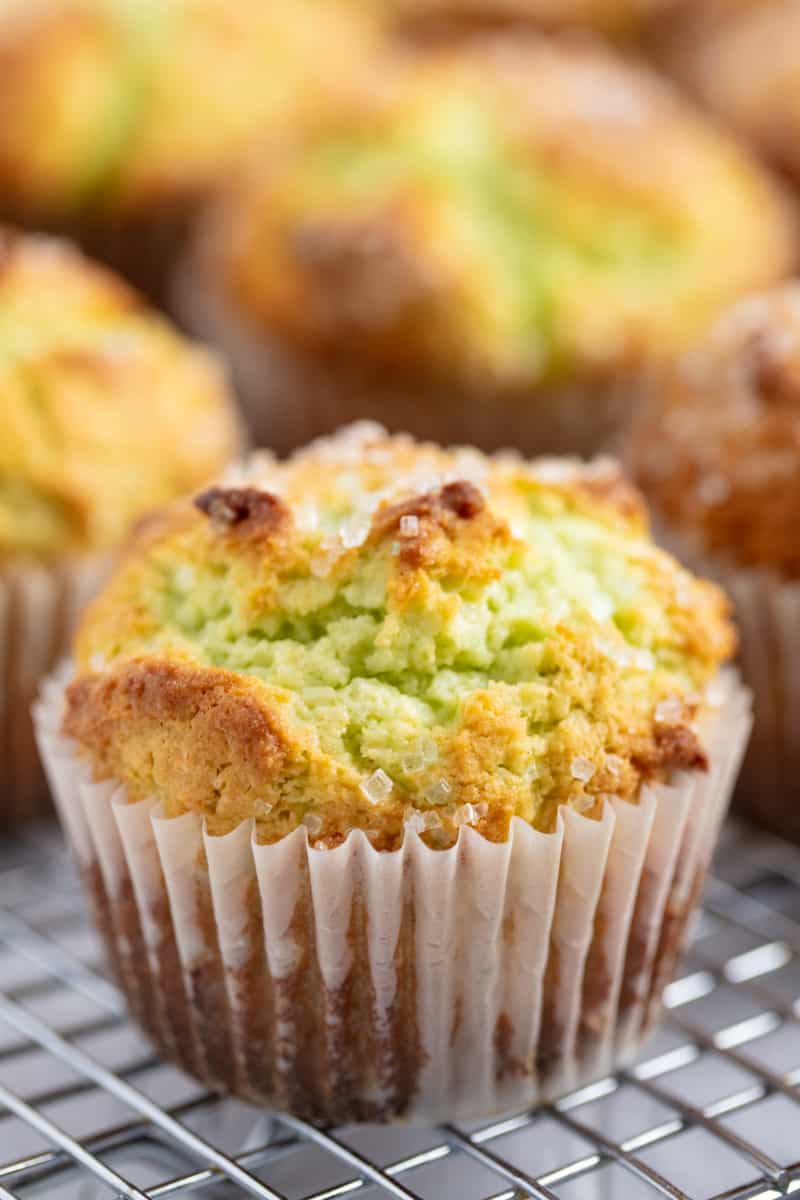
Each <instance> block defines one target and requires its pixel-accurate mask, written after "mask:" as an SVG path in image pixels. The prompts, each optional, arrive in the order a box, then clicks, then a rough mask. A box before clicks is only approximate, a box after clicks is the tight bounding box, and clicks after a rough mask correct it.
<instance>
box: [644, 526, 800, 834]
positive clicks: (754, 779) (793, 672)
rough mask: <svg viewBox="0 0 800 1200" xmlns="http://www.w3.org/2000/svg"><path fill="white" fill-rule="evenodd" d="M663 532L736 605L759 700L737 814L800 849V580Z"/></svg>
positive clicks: (743, 663)
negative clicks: (742, 563) (799, 794)
mask: <svg viewBox="0 0 800 1200" xmlns="http://www.w3.org/2000/svg"><path fill="white" fill-rule="evenodd" d="M656 533H657V536H658V540H659V541H660V542H661V543H662V545H664V546H666V548H667V549H668V550H670V551H671V552H672V553H673V554H674V555H676V557H678V558H680V559H681V560H682V561H683V562H685V563H687V564H688V566H689V567H690V569H691V570H693V571H697V572H699V573H701V574H703V575H707V576H709V577H710V578H711V579H714V580H716V581H717V583H719V584H720V586H721V587H723V588H724V589H725V591H726V592H727V593H728V595H729V596H730V598H731V600H732V601H733V605H734V610H735V617H736V623H737V626H738V629H739V665H740V668H741V673H742V677H743V679H744V682H745V684H746V685H747V687H749V688H750V690H751V692H752V694H753V704H754V718H755V719H754V722H753V731H752V737H751V738H750V742H749V745H748V748H747V754H746V755H745V758H744V762H743V764H742V770H741V773H740V775H739V779H738V782H737V785H736V791H735V793H734V798H733V806H734V810H735V811H737V812H740V813H741V814H742V816H745V817H747V818H749V819H750V820H752V821H754V822H756V823H757V824H759V825H763V826H764V827H765V828H767V829H770V830H771V831H772V832H773V833H776V834H778V835H779V836H780V837H786V838H790V839H791V840H792V841H794V842H797V843H799V844H800V805H798V804H797V801H796V795H797V783H796V781H797V780H798V779H800V580H796V581H792V580H785V579H782V578H781V576H780V575H779V574H778V573H777V572H776V571H771V570H767V569H763V568H755V567H742V566H738V565H737V564H735V563H734V562H733V561H731V560H730V559H725V558H723V557H722V556H721V555H719V554H714V553H712V552H710V551H708V550H707V549H706V548H705V547H704V546H703V545H702V543H701V542H700V541H699V539H696V538H690V537H687V536H686V535H685V534H682V533H678V532H676V531H675V530H674V529H671V528H669V527H668V526H666V525H664V524H663V523H662V524H661V526H660V527H657V528H656Z"/></svg>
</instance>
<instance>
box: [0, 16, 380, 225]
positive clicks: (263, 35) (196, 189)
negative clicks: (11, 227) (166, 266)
mask: <svg viewBox="0 0 800 1200" xmlns="http://www.w3.org/2000/svg"><path fill="white" fill-rule="evenodd" d="M358 7H359V6H358V5H356V4H355V3H352V2H351V0H269V2H268V3H264V4H261V3H253V2H251V0H36V2H31V0H10V2H9V3H6V4H3V5H0V78H2V80H3V105H2V107H0V194H2V196H3V205H4V206H5V207H6V208H8V206H10V205H12V206H14V207H15V208H16V209H17V210H21V211H23V212H29V211H31V210H32V211H33V212H35V213H40V212H41V213H45V214H52V215H60V214H62V213H70V212H72V211H74V210H76V209H82V208H85V207H87V206H93V207H97V206H102V207H104V208H106V209H111V210H123V211H125V212H126V213H130V212H131V211H133V212H138V211H140V210H142V209H145V210H148V211H149V209H150V208H151V207H152V206H154V205H159V206H163V205H164V204H165V203H172V202H176V203H177V202H181V201H185V200H186V199H187V198H188V199H192V198H194V197H195V196H196V195H197V194H198V193H200V194H202V193H205V192H206V191H207V190H208V189H209V187H211V186H213V185H215V184H216V183H217V182H218V181H219V179H220V177H221V176H222V175H224V174H225V173H226V172H227V171H228V169H229V168H230V167H231V165H232V164H233V163H235V162H236V161H237V160H238V158H239V156H240V155H241V154H242V152H243V151H244V150H246V149H247V147H248V146H249V145H250V143H251V142H252V140H253V139H254V137H258V136H260V135H261V134H262V133H266V134H269V133H272V132H274V131H275V129H276V128H280V127H281V125H282V123H283V121H284V120H285V119H286V118H287V116H288V114H289V113H290V112H291V113H292V114H293V115H296V113H297V112H298V111H301V110H302V109H303V108H304V107H305V106H306V105H310V106H313V105H314V104H315V103H318V102H319V97H320V92H321V91H322V90H324V85H325V83H326V81H327V73H326V68H327V67H328V65H329V64H332V63H335V64H336V68H337V70H341V71H343V72H344V73H345V74H346V73H347V72H348V71H349V70H350V69H351V66H352V64H353V63H355V62H356V61H358V60H359V59H360V58H361V57H362V56H363V55H364V54H365V53H367V50H368V47H369V46H371V41H372V36H373V30H372V24H371V23H370V22H369V21H368V20H367V17H366V16H365V15H364V14H363V13H359V12H358Z"/></svg>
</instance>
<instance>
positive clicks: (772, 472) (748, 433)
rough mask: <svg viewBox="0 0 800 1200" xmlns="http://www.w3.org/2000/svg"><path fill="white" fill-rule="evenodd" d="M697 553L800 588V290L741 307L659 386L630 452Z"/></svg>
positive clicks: (661, 508)
mask: <svg viewBox="0 0 800 1200" xmlns="http://www.w3.org/2000/svg"><path fill="white" fill-rule="evenodd" d="M629 460H630V465H631V468H632V470H633V472H634V474H635V476H636V478H637V480H638V482H639V484H640V485H641V486H642V488H643V489H644V491H645V493H646V494H647V496H648V498H649V499H650V501H651V503H652V504H653V506H654V508H655V511H656V513H657V514H658V516H659V518H660V519H661V521H662V522H664V523H665V524H666V525H667V526H668V527H671V528H672V529H673V530H675V531H676V532H677V533H679V534H681V535H683V536H684V537H688V538H689V539H690V541H691V543H692V544H693V545H694V546H696V548H697V549H698V550H700V551H701V552H703V551H708V552H711V553H714V554H717V555H719V556H721V557H722V558H724V559H727V560H730V561H731V562H734V563H739V564H742V565H746V566H755V567H771V568H774V569H775V570H777V571H779V572H780V573H781V574H782V575H783V576H784V577H786V578H788V579H798V578H800V548H798V541H797V526H798V521H800V290H799V289H798V288H797V287H795V286H793V285H792V286H788V287H786V288H784V289H779V290H777V291H775V292H773V293H769V294H766V295H764V296H761V297H757V298H755V299H752V300H749V301H744V302H743V303H742V304H741V305H740V306H738V307H737V308H734V309H733V310H731V312H730V313H729V314H728V315H727V316H726V317H725V318H723V319H722V320H721V321H720V323H719V324H718V326H717V328H716V329H715V330H714V331H713V333H712V334H711V336H710V337H709V338H708V339H707V341H706V342H705V343H704V344H703V345H701V346H700V347H698V349H697V350H696V351H695V352H693V353H692V354H691V355H689V356H687V357H686V358H685V359H684V360H683V362H682V363H680V364H679V365H678V366H676V367H675V368H674V369H673V370H672V371H671V372H670V373H669V374H668V375H667V376H666V377H664V378H663V379H662V380H661V381H660V383H659V385H658V387H657V388H655V389H654V394H653V397H652V399H651V403H650V406H649V408H648V410H647V412H646V414H645V416H644V418H643V419H642V421H641V423H640V425H639V427H638V429H637V430H636V432H635V435H634V437H633V439H632V442H631V445H630V448H629Z"/></svg>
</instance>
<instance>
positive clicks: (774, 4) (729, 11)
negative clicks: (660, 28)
mask: <svg viewBox="0 0 800 1200" xmlns="http://www.w3.org/2000/svg"><path fill="white" fill-rule="evenodd" d="M687 12H688V16H687V18H686V19H685V20H682V21H681V22H679V23H678V25H677V29H676V30H675V31H674V33H673V36H672V37H671V38H670V39H669V40H668V42H667V48H666V50H664V49H663V48H662V53H661V57H662V58H663V60H664V61H665V63H666V65H667V67H668V68H669V69H670V70H671V71H672V72H673V73H674V74H675V75H676V76H677V77H678V78H679V79H680V80H681V81H682V82H684V83H686V84H688V86H689V87H690V88H691V89H692V90H693V91H694V93H695V94H696V95H697V96H698V97H699V98H700V99H701V100H702V101H703V102H704V103H705V104H706V105H708V106H709V107H710V108H712V109H714V110H715V111H716V112H717V113H718V114H719V115H720V116H721V117H723V118H724V119H725V120H726V121H728V122H729V123H730V124H731V125H732V126H733V127H734V128H735V129H736V130H738V131H739V132H740V133H741V134H743V135H744V136H746V137H747V138H749V139H750V140H751V141H752V142H753V144H754V145H755V146H756V147H758V148H759V149H760V150H762V151H763V152H764V153H765V154H766V155H768V156H769V158H771V159H772V161H773V162H775V163H776V164H777V165H778V166H779V167H780V168H781V169H782V170H784V171H786V172H787V173H788V174H789V175H790V176H791V177H792V178H793V179H794V180H796V181H800V3H798V0H721V2H720V0H718V2H717V3H713V2H712V3H710V4H705V5H697V6H696V8H695V9H688V10H687Z"/></svg>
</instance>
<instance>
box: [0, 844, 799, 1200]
mask: <svg viewBox="0 0 800 1200" xmlns="http://www.w3.org/2000/svg"><path fill="white" fill-rule="evenodd" d="M667 1008H668V1019H667V1021H666V1022H665V1026H664V1028H663V1030H662V1031H661V1032H660V1033H659V1034H657V1035H656V1037H655V1039H654V1040H653V1042H651V1044H650V1046H649V1048H648V1050H647V1052H646V1054H645V1055H644V1057H643V1058H642V1059H641V1060H640V1061H639V1062H638V1063H637V1064H636V1065H635V1066H634V1067H633V1068H631V1069H630V1070H628V1071H625V1072H622V1073H620V1074H619V1075H618V1076H615V1077H613V1078H608V1079H605V1080H603V1081H601V1082H600V1083H598V1084H596V1085H595V1086H593V1087H591V1088H588V1089H584V1090H582V1091H581V1092H577V1093H575V1094H573V1095H571V1096H568V1097H566V1098H565V1099H564V1100H563V1101H561V1102H560V1103H559V1104H557V1105H555V1106H553V1107H550V1108H547V1109H544V1110H540V1111H537V1112H533V1113H531V1112H524V1113H520V1114H518V1115H515V1116H512V1117H510V1118H509V1119H507V1120H503V1121H497V1122H493V1123H492V1124H488V1125H486V1124H484V1125H478V1126H470V1127H455V1126H441V1127H438V1128H432V1129H422V1128H416V1129H414V1128H408V1129H405V1128H402V1127H392V1128H388V1129H379V1128H376V1127H360V1128H356V1127H349V1128H343V1129H340V1130H336V1131H334V1132H321V1131H319V1130H317V1129H314V1128H312V1127H311V1126H309V1125H307V1124H305V1123H303V1122H301V1121H296V1120H294V1119H292V1118H290V1117H287V1116H272V1117H270V1116H264V1115H262V1114H258V1113H257V1112H256V1111H255V1110H253V1109H249V1108H247V1107H246V1106H244V1105H241V1104H238V1103H237V1102H236V1101H232V1100H225V1099H222V1098H220V1097H217V1096H213V1095H209V1094H206V1093H204V1092H203V1091H202V1089H201V1088H200V1087H199V1085H197V1084H195V1083H193V1082H192V1081H190V1080H187V1079H186V1078H185V1077H184V1076H182V1075H181V1074H180V1073H179V1072H177V1071H175V1070H173V1069H172V1068H171V1067H167V1066H165V1065H164V1064H161V1063H160V1062H159V1061H158V1059H157V1058H156V1057H155V1056H154V1055H153V1053H152V1051H151V1050H150V1049H149V1047H148V1045H147V1043H146V1042H145V1041H144V1040H143V1039H142V1038H141V1037H140V1036H139V1035H138V1034H137V1033H136V1031H135V1030H134V1029H133V1027H132V1026H131V1025H130V1024H129V1023H128V1020H127V1016H126V1010H125V1006H124V1002H123V1001H122V998H121V996H120V995H119V993H118V992H117V990H116V989H115V987H114V986H113V985H112V984H111V983H110V982H109V980H108V979H107V978H106V976H105V975H104V974H103V968H102V966H101V964H100V960H99V948H98V946H97V943H96V941H95V939H94V936H93V934H92V933H91V931H90V929H89V928H88V925H87V922H86V919H85V914H84V910H83V906H82V900H81V897H80V890H79V887H78V884H77V881H76V879H75V877H74V875H73V873H72V870H71V868H70V866H69V864H68V862H67V859H66V855H65V853H64V851H63V848H62V846H61V843H60V840H59V839H58V836H57V834H56V833H55V831H54V830H52V829H46V828H42V829H37V830H34V831H30V832H28V833H26V834H25V835H24V837H22V838H17V839H14V840H8V841H6V842H5V843H2V844H0V1200H5V1198H8V1197H21V1196H37V1197H58V1198H59V1200H95V1197H97V1198H98V1200H99V1198H100V1197H105V1196H108V1195H117V1196H125V1197H136V1198H137V1200H142V1198H143V1197H151V1198H161V1197H173V1196H184V1195H188V1194H190V1193H192V1194H195V1193H196V1194H197V1195H200V1196H204V1197H209V1196H210V1197H213V1198H214V1200H217V1198H219V1200H224V1198H227V1197H232V1196H246V1195H251V1196H257V1197H262V1198H265V1200H333V1198H334V1197H339V1196H348V1195H350V1194H351V1193H360V1196H361V1197H363V1198H364V1200H375V1198H376V1197H385V1196H393V1197H402V1198H403V1200H450V1198H453V1200H456V1198H457V1200H518V1198H521V1197H533V1198H536V1200H553V1198H554V1197H559V1198H561V1197H563V1198H566V1200H588V1198H589V1197H591V1198H592V1200H647V1198H648V1197H650V1198H652V1197H656V1196H668V1197H672V1198H673V1200H685V1198H692V1200H712V1198H713V1200H734V1198H736V1200H745V1198H755V1197H758V1198H759V1200H772V1198H773V1197H779V1196H782V1195H790V1194H792V1193H793V1192H800V852H799V851H797V850H794V849H792V848H790V847H788V846H785V845H784V844H782V843H780V842H777V841H774V840H772V839H767V838H760V837H759V838H756V837H755V836H754V835H752V834H748V833H746V832H745V831H743V830H732V831H729V833H728V836H727V838H726V840H725V842H724V844H723V848H722V851H721V853H720V855H719V856H718V862H717V874H716V877H715V879H714V880H713V881H712V883H711V885H710V887H709V889H708V894H707V898H706V905H705V911H704V913H703V916H702V918H701V920H700V922H699V924H698V928H697V930H696V936H695V940H694V942H693V946H692V949H691V952H690V954H689V956H688V958H687V961H686V964H685V966H684V968H683V973H682V975H681V976H680V977H679V978H678V979H677V980H676V982H675V983H673V984H672V985H671V986H670V988H669V991H668V995H667Z"/></svg>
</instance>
